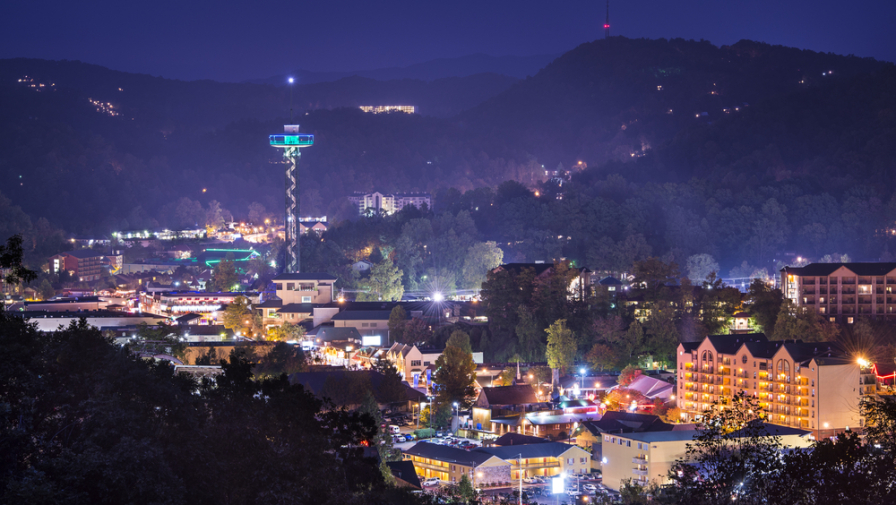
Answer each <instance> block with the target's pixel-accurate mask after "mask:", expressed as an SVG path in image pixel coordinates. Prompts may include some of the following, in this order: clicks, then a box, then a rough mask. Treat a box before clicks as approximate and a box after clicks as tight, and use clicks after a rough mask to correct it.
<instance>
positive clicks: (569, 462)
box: [566, 458, 576, 465]
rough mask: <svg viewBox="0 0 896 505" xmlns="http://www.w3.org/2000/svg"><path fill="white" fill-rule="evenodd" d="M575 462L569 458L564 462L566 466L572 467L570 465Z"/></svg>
mask: <svg viewBox="0 0 896 505" xmlns="http://www.w3.org/2000/svg"><path fill="white" fill-rule="evenodd" d="M575 462H576V459H575V458H569V459H567V460H566V464H567V465H572V464H573V463H575Z"/></svg>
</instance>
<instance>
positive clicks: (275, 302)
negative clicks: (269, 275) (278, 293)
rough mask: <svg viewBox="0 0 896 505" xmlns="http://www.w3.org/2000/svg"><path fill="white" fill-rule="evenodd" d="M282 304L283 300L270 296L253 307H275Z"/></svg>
mask: <svg viewBox="0 0 896 505" xmlns="http://www.w3.org/2000/svg"><path fill="white" fill-rule="evenodd" d="M282 306H283V300H280V299H279V298H270V299H268V300H265V301H263V302H261V303H259V304H257V305H255V306H254V307H255V308H256V309H275V308H278V307H282Z"/></svg>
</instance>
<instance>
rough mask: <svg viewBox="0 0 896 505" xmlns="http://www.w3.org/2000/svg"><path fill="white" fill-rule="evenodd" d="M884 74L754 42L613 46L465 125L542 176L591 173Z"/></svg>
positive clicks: (576, 53) (594, 50)
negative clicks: (765, 109) (589, 168)
mask: <svg viewBox="0 0 896 505" xmlns="http://www.w3.org/2000/svg"><path fill="white" fill-rule="evenodd" d="M888 66H892V65H891V64H886V63H882V62H877V61H875V60H871V59H861V58H856V57H845V56H837V55H832V54H824V53H816V52H812V51H803V50H799V49H793V48H786V47H781V46H771V45H768V44H762V43H757V42H751V41H741V42H738V43H737V44H734V45H732V46H723V47H716V46H713V45H712V44H710V43H709V42H696V41H686V40H681V39H673V40H662V39H661V40H646V39H626V38H623V37H612V38H610V39H607V40H597V41H594V42H590V43H586V44H582V45H581V46H579V47H577V48H575V49H574V50H572V51H569V52H568V53H566V54H564V55H563V56H561V57H560V58H557V59H556V60H554V61H553V62H552V63H550V64H549V65H548V66H547V67H545V68H544V70H542V71H541V72H539V73H538V74H537V75H535V76H533V77H532V78H530V79H526V80H525V81H520V82H519V83H517V84H516V85H514V86H512V87H511V88H510V89H509V90H507V91H505V92H504V93H501V94H500V95H498V96H496V97H494V98H492V99H490V100H488V101H486V102H484V103H483V104H481V105H479V106H477V107H475V108H474V109H472V110H470V111H468V112H466V113H465V114H463V115H462V119H463V121H464V122H465V123H466V124H469V125H470V126H471V128H473V129H475V130H476V131H477V133H479V134H480V135H482V136H483V137H484V138H485V139H487V140H490V141H491V140H492V139H501V140H503V139H513V141H512V144H511V145H510V146H507V147H509V148H512V149H515V150H520V151H525V152H526V153H529V154H531V155H532V156H534V157H536V158H538V159H539V160H542V163H544V164H545V166H549V167H553V166H555V165H557V164H558V163H565V164H568V163H569V162H570V161H574V160H587V161H588V163H589V164H592V165H594V164H599V163H603V162H606V161H608V160H611V159H623V158H629V157H632V155H634V156H635V157H637V156H640V155H641V154H643V153H644V152H645V151H646V150H648V149H650V148H654V147H657V146H658V145H660V144H661V143H662V142H663V141H665V140H668V139H671V138H672V137H673V136H674V135H676V134H678V133H679V132H681V131H684V130H687V129H690V128H693V127H699V126H700V125H705V124H710V123H712V122H714V121H718V120H720V119H722V118H724V117H728V116H730V115H732V114H733V115H737V114H738V113H740V112H741V111H743V110H745V108H746V107H747V106H749V105H755V104H757V103H759V102H761V101H763V100H766V99H771V98H775V97H781V96H784V95H789V94H791V93H797V92H799V91H800V90H810V89H814V88H816V87H818V86H823V85H825V83H826V82H827V81H830V80H843V79H848V78H850V77H852V76H855V75H858V74H864V73H869V72H873V71H875V70H877V69H880V68H883V67H888ZM829 71H833V75H823V74H826V73H828V72H829ZM704 113H706V114H705V115H703V114H704Z"/></svg>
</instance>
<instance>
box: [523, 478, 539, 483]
mask: <svg viewBox="0 0 896 505" xmlns="http://www.w3.org/2000/svg"><path fill="white" fill-rule="evenodd" d="M523 482H525V483H526V484H537V483H538V479H536V478H535V477H526V478H525V479H523Z"/></svg>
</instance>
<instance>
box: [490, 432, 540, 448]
mask: <svg viewBox="0 0 896 505" xmlns="http://www.w3.org/2000/svg"><path fill="white" fill-rule="evenodd" d="M548 442H550V440H546V439H544V438H541V437H532V436H529V435H522V434H520V433H513V432H510V433H505V434H503V435H501V436H500V437H498V438H497V439H496V440H495V441H494V442H492V444H494V445H500V446H505V445H526V444H546V443H548Z"/></svg>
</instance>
